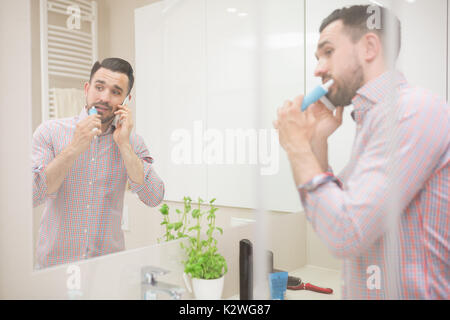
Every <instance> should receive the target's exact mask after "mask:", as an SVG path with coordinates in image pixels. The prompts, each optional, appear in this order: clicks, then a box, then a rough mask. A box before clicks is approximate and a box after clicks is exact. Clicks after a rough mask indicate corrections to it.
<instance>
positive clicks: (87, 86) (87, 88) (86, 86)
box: [84, 82, 91, 98]
mask: <svg viewBox="0 0 450 320" xmlns="http://www.w3.org/2000/svg"><path fill="white" fill-rule="evenodd" d="M90 85H91V84H90V83H89V82H85V83H84V95H85V96H86V98H87V94H88V91H89V87H90Z"/></svg>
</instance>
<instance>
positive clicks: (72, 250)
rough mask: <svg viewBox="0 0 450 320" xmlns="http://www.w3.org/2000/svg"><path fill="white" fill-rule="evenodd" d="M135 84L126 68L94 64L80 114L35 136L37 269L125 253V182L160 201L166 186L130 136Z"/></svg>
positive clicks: (150, 201)
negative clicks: (41, 209)
mask: <svg viewBox="0 0 450 320" xmlns="http://www.w3.org/2000/svg"><path fill="white" fill-rule="evenodd" d="M133 82H134V76H133V69H132V67H131V65H130V64H129V63H128V62H127V61H125V60H122V59H119V58H108V59H105V60H103V61H102V62H101V63H100V62H96V63H95V64H94V66H93V67H92V70H91V75H90V79H89V82H86V83H85V85H84V92H85V95H86V106H85V107H84V108H82V111H81V113H80V114H79V115H77V116H75V117H72V118H64V119H57V120H49V121H46V122H44V123H42V124H41V125H40V126H39V127H38V128H37V129H36V131H35V132H34V134H33V142H32V161H33V164H32V165H33V206H34V207H36V206H38V205H40V204H42V203H45V209H44V213H43V216H42V220H41V222H40V226H39V236H38V241H37V247H36V262H37V266H36V267H37V268H45V267H49V266H54V265H58V264H62V263H70V262H74V261H78V260H82V259H88V258H91V257H96V256H100V255H104V254H108V253H113V252H117V251H121V250H124V249H125V244H124V235H123V231H122V229H121V220H122V208H123V201H124V193H125V188H126V185H127V182H128V183H129V186H130V189H131V191H132V192H133V193H136V194H137V195H138V196H139V199H141V201H142V202H144V203H145V204H146V205H148V206H152V207H154V206H157V205H158V204H159V203H160V202H161V201H162V199H163V197H164V183H163V181H162V180H161V179H160V178H159V177H158V175H157V173H156V172H155V170H154V168H153V167H152V162H153V159H152V158H151V157H150V153H149V151H148V149H147V147H146V145H145V143H144V140H143V139H142V137H140V136H139V135H137V134H135V133H132V128H133V115H132V113H131V110H130V109H129V108H128V106H127V105H126V104H127V103H124V101H125V100H126V98H127V97H128V99H131V95H130V92H131V89H132V87H133ZM80 108H81V106H80ZM115 120H116V121H115Z"/></svg>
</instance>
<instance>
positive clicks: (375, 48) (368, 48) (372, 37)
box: [362, 32, 381, 63]
mask: <svg viewBox="0 0 450 320" xmlns="http://www.w3.org/2000/svg"><path fill="white" fill-rule="evenodd" d="M362 41H363V42H362V45H363V50H364V52H363V58H364V60H365V61H366V62H368V63H370V62H372V61H374V60H375V59H376V58H377V57H378V56H379V55H380V53H381V40H380V37H379V36H378V35H377V34H375V33H373V32H369V33H366V34H365V35H364V36H363V38H362Z"/></svg>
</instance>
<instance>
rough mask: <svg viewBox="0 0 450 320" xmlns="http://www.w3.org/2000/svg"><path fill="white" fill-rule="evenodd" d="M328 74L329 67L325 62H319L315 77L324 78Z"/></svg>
mask: <svg viewBox="0 0 450 320" xmlns="http://www.w3.org/2000/svg"><path fill="white" fill-rule="evenodd" d="M326 74H328V67H327V65H326V64H325V62H324V61H323V60H319V61H318V62H317V66H316V69H315V70H314V76H315V77H321V78H323V76H325V75H326Z"/></svg>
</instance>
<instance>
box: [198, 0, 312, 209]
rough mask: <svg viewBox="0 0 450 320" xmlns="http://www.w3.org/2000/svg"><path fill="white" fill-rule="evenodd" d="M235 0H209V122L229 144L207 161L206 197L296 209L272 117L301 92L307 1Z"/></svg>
mask: <svg viewBox="0 0 450 320" xmlns="http://www.w3.org/2000/svg"><path fill="white" fill-rule="evenodd" d="M231 3H232V2H226V1H222V0H209V1H208V2H207V5H208V8H207V52H208V57H207V61H208V62H207V68H208V90H207V91H208V109H207V123H208V129H209V130H211V131H210V133H211V137H212V138H213V137H214V136H218V137H219V138H220V137H221V138H223V140H222V141H221V142H220V144H223V146H224V148H223V152H224V154H223V155H219V156H218V157H217V158H215V160H216V161H214V159H211V160H212V161H211V162H210V163H209V164H208V196H209V197H210V198H213V197H214V198H217V203H218V204H221V205H226V206H232V207H244V208H264V209H270V210H278V211H298V210H299V209H300V208H301V207H300V200H299V197H298V192H297V191H296V188H295V185H294V183H293V179H292V174H291V169H290V166H289V163H288V161H287V158H286V155H285V152H284V151H283V150H282V149H281V147H280V146H279V143H278V136H277V134H276V132H275V131H274V130H272V129H273V125H272V121H273V120H275V119H276V117H277V108H278V107H280V106H281V105H282V104H283V102H284V101H285V100H286V99H293V98H294V97H295V96H296V95H298V94H301V93H303V88H304V85H303V73H304V66H303V18H304V12H303V1H301V0H283V1H282V4H281V2H280V1H278V0H265V1H260V0H256V1H255V0H240V1H236V2H233V5H231ZM211 149H213V148H211ZM220 159H222V162H221V163H220Z"/></svg>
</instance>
